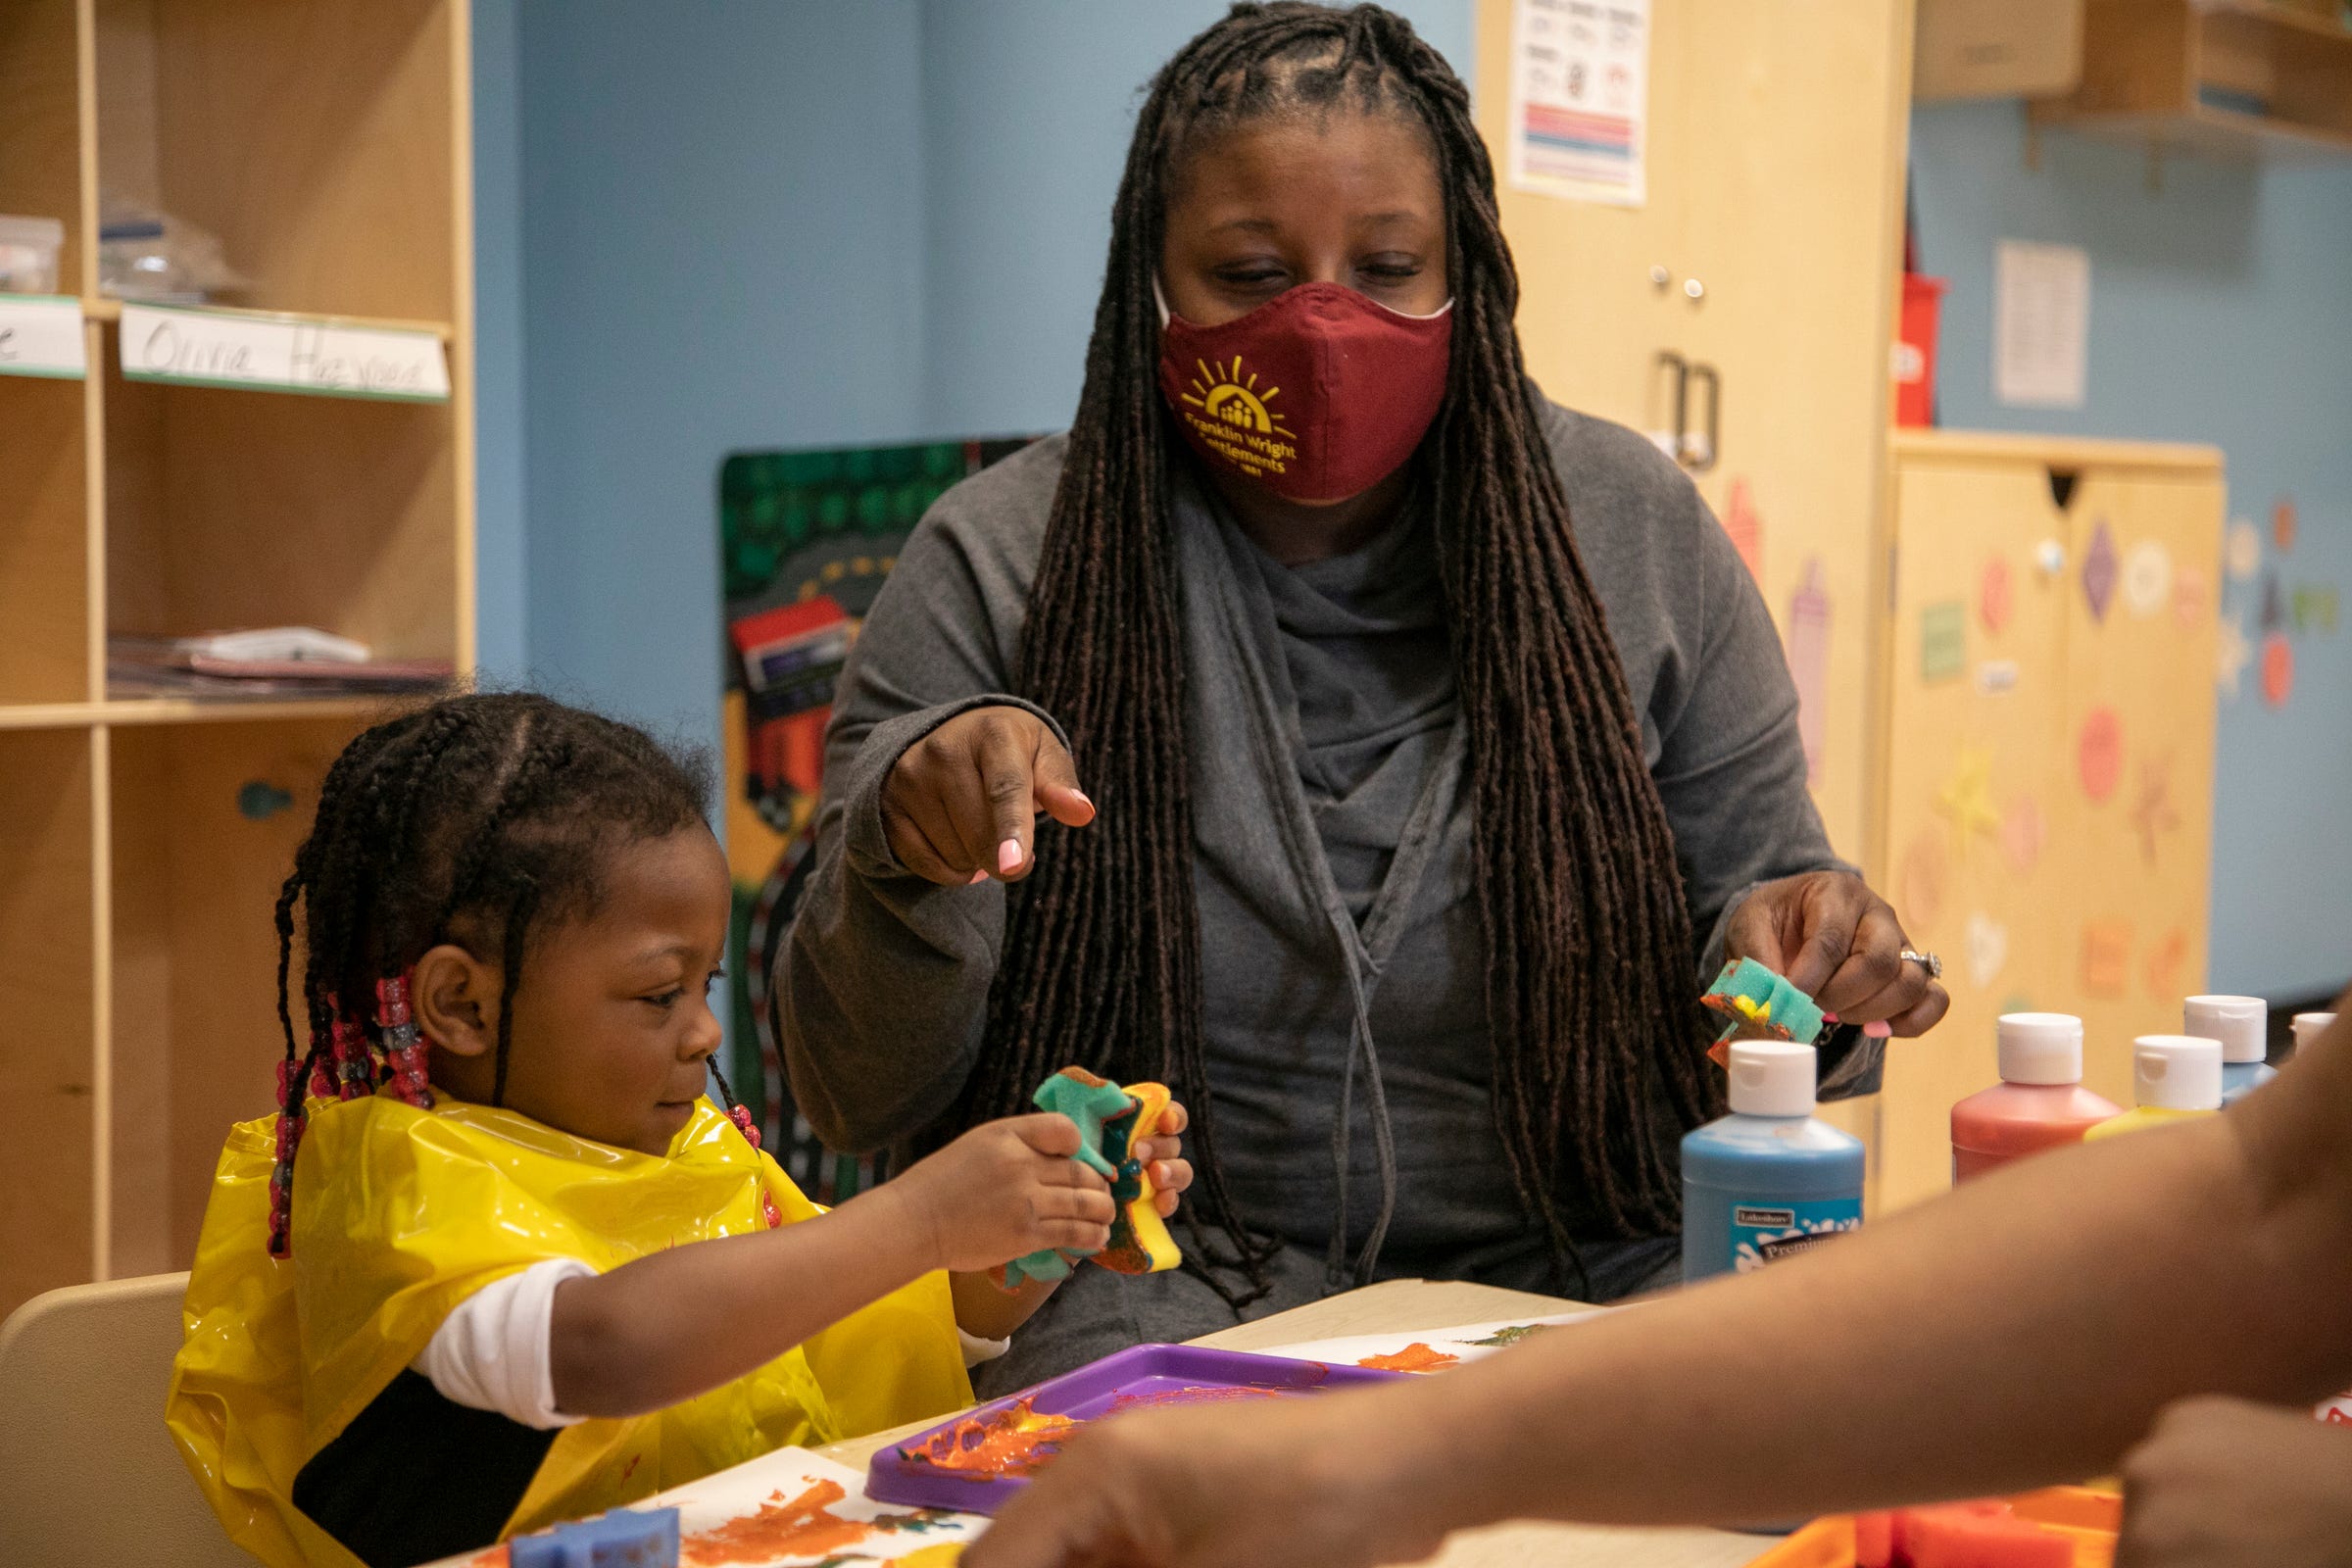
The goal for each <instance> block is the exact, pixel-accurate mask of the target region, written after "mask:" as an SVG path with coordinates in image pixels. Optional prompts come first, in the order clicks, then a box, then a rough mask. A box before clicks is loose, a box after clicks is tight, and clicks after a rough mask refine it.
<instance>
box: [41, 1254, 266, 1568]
mask: <svg viewBox="0 0 2352 1568" xmlns="http://www.w3.org/2000/svg"><path fill="white" fill-rule="evenodd" d="M187 1289H188V1277H187V1276H186V1275H185V1274H151V1275H148V1276H147V1277H145V1278H143V1279H134V1280H116V1281H113V1282H112V1283H109V1284H105V1285H75V1286H72V1287H70V1288H68V1289H66V1290H62V1291H51V1292H49V1293H48V1294H47V1295H45V1296H36V1297H34V1298H33V1299H31V1300H29V1301H26V1302H25V1304H24V1305H23V1306H21V1307H19V1308H17V1310H16V1311H15V1312H13V1313H11V1314H10V1315H9V1319H8V1321H7V1322H6V1323H5V1324H0V1563H6V1564H8V1565H9V1568H53V1565H54V1568H87V1565H89V1564H91V1563H112V1562H122V1563H138V1564H141V1565H142V1568H253V1560H252V1559H251V1558H249V1557H247V1556H246V1555H245V1554H244V1553H243V1552H242V1551H240V1550H238V1549H237V1548H236V1547H235V1546H232V1545H230V1544H229V1542H228V1537H227V1536H226V1535H225V1534H223V1533H222V1531H221V1525H220V1522H219V1521H218V1520H216V1519H215V1518H214V1517H213V1511H212V1509H211V1508H209V1507H207V1506H206V1505H205V1501H204V1495H203V1494H201V1493H199V1492H198V1491H197V1490H196V1483H195V1481H194V1479H193V1478H191V1477H190V1476H189V1474H188V1471H187V1467H186V1466H185V1465H184V1464H182V1463H181V1462H180V1457H179V1450H178V1449H177V1448H175V1447H173V1446H172V1439H171V1437H170V1435H169V1434H168V1433H166V1432H165V1430H164V1393H165V1390H166V1389H167V1387H168V1386H169V1385H170V1383H171V1378H172V1355H173V1354H174V1353H176V1352H177V1351H178V1349H179V1341H180V1326H179V1302H180V1298H181V1297H183V1296H184V1295H186V1294H187Z"/></svg>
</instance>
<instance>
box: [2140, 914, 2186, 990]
mask: <svg viewBox="0 0 2352 1568" xmlns="http://www.w3.org/2000/svg"><path fill="white" fill-rule="evenodd" d="M2187 962H2188V933H2187V932H2186V931H2183V930H2181V929H2180V927H2179V926H2174V927H2173V928H2172V929H2171V930H2170V931H2167V932H2166V933H2165V934H2164V935H2163V936H2161V937H2158V938H2157V939H2156V942H2155V945H2154V946H2153V947H2151V948H2149V949H2148V961H2147V963H2146V965H2145V974H2146V979H2147V982H2148V994H2149V995H2150V996H2153V997H2160V998H2162V999H2164V1000H2165V1001H2168V1002H2169V1001H2171V1000H2173V999H2174V998H2176V997H2178V996H2180V990H2181V987H2180V970H2181V967H2182V966H2183V965H2184V964H2186V963H2187Z"/></svg>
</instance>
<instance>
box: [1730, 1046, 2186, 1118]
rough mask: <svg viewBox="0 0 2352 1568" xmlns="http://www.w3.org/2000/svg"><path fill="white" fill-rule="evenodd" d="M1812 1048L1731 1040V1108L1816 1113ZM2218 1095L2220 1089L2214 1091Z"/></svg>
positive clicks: (1744, 1113)
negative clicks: (1814, 1111) (1814, 1106)
mask: <svg viewBox="0 0 2352 1568" xmlns="http://www.w3.org/2000/svg"><path fill="white" fill-rule="evenodd" d="M1813 1072H1814V1067H1813V1048H1812V1047H1811V1046H1800V1045H1797V1044H1795V1043H1794V1042H1792V1041H1788V1040H1735V1041H1733V1042H1732V1109H1733V1110H1734V1111H1736V1112H1737V1113H1739V1114H1740V1115H1742V1116H1810V1115H1812V1114H1813V1081H1814V1080H1813ZM2214 1093H2215V1095H2216V1096H2219V1095H2220V1093H2221V1091H2220V1090H2219V1089H2218V1088H2217V1089H2216V1090H2215V1091H2214Z"/></svg>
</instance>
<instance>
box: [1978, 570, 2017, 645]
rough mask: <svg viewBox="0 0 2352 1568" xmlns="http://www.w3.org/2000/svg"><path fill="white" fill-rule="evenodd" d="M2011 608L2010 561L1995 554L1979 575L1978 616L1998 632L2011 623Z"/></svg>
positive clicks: (1986, 626) (1988, 629)
mask: <svg viewBox="0 0 2352 1568" xmlns="http://www.w3.org/2000/svg"><path fill="white" fill-rule="evenodd" d="M2010 609H2011V605H2010V596H2009V563H2008V562H2006V561H2003V560H2002V559H2001V558H2000V557H1998V556H1995V557H1993V558H1992V559H1991V560H1990V561H1987V562H1986V563H1985V569H1984V571H1983V572H1981V573H1979V574H1978V577H1977V618H1978V619H1979V620H1981V621H1983V622H1984V623H1985V630H1986V631H1988V632H1993V633H1996V634H1997V633H1999V632H2000V631H2001V630H2002V629H2003V628H2005V627H2006V626H2007V625H2008V624H2009V611H2010Z"/></svg>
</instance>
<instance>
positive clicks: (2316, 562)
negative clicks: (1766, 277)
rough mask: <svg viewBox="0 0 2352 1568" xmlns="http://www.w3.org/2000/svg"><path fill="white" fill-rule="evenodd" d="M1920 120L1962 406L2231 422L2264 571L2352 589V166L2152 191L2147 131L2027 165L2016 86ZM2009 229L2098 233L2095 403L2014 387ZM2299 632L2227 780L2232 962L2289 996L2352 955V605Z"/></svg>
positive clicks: (2060, 425) (2187, 166)
mask: <svg viewBox="0 0 2352 1568" xmlns="http://www.w3.org/2000/svg"><path fill="white" fill-rule="evenodd" d="M1911 133H1912V188H1913V192H1914V199H1915V202H1916V204H1917V213H1918V221H1919V239H1920V247H1921V266H1922V268H1923V269H1924V270H1927V271H1929V272H1932V273H1936V274H1939V275H1941V276H1944V277H1948V278H1949V279H1951V285H1952V286H1951V291H1950V292H1949V293H1948V294H1947V295H1946V296H1945V303H1944V316H1943V323H1942V343H1941V346H1940V364H1939V367H1938V375H1937V379H1938V382H1939V383H1940V386H1939V390H1940V412H1941V416H1942V421H1943V422H1944V423H1945V424H1948V425H1955V426H1961V427H1967V428H1977V429H1996V430H2033V431H2047V432H2060V433H2066V434H2081V435H2098V436H2118V437H2129V438H2134V439H2144V440H2164V441H2202V442H2212V443H2216V444H2218V445H2219V446H2221V448H2222V449H2223V451H2224V452H2225V453H2226V454H2227V456H2228V460H2229V510H2230V515H2232V516H2240V515H2242V516H2246V517H2250V518H2252V519H2254V520H2256V521H2257V523H2258V524H2259V525H2260V528H2261V532H2262V534H2263V540H2264V560H2263V569H2264V572H2265V573H2266V574H2268V573H2273V572H2275V573H2277V574H2278V576H2279V578H2280V579H2281V584H2282V587H2283V588H2284V589H2286V590H2287V591H2288V592H2289V593H2291V591H2292V589H2293V587H2294V586H2295V585H2296V584H2298V583H2313V584H2326V585H2328V586H2332V587H2334V588H2336V589H2337V590H2338V592H2339V594H2342V595H2345V596H2346V597H2347V598H2352V440H2348V439H2347V438H2346V430H2347V424H2348V423H2352V168H2346V167H2344V166H2341V165H2334V166H2326V167H2320V168H2314V169H2305V170H2294V171H2284V170H2278V171H2264V170H2260V169H2256V168H2252V167H2231V166H2226V165H2218V164H2208V163H2193V162H2187V161H2181V160H2175V161H2172V162H2169V163H2167V164H2166V165H2165V167H2164V170H2163V176H2162V182H2161V188H2160V189H2157V190H2155V191H2151V190H2150V189H2149V188H2148V181H2147V163H2146V160H2145V158H2144V157H2143V156H2142V155H2141V154H2139V153H2138V152H2136V151H2133V150H2131V149H2126V148H2119V147H2107V146H2102V145H2099V144H2096V143H2092V142H2087V141H2083V140H2081V139H2079V138H2074V137H2068V136H2065V135H2060V134H2051V135H2045V136H2044V137H2043V138H2042V147H2041V167H2040V169H2039V170H2038V171H2037V172H2029V171H2028V170H2027V169H2026V168H2025V162H2024V150H2025V149H2024V128H2023V116H2022V114H2021V112H2020V110H2019V108H2018V106H2017V105H2015V104H1959V105H1937V106H1932V107H1924V108H1922V109H1920V110H1918V111H1917V112H1915V113H1914V115H1913V116H1912V123H1911ZM2004 238H2007V239H2027V240H2041V241H2048V242H2053V243H2061V244H2068V245H2080V246H2082V247H2083V248H2084V249H2086V250H2087V251H2088V252H2089V253H2090V271H2091V306H2090V360H2089V385H2088V394H2087V398H2086V401H2085V406H2084V407H2083V408H2082V409H2081V410H2076V411H2066V412H2053V411H2047V410H2026V409H2009V408H2003V407H2001V406H2000V405H1999V404H1997V403H1996V402H1994V400H1993V396H1992V309H1993V305H1992V276H1993V245H1994V242H1995V241H1996V240H1999V239H2004ZM2280 495H2286V496H2291V497H2292V498H2293V499H2294V501H2295V503H2296V506H2297V509H2298V512H2299V515H2300V519H2301V527H2300V536H2299V538H2298V539H2297V541H2296V543H2295V546H2294V548H2293V550H2292V551H2291V552H2285V553H2281V552H2279V551H2278V549H2277V548H2276V547H2275V546H2274V545H2273V544H2272V542H2271V538H2270V513H2271V506H2272V502H2273V500H2274V498H2276V497H2278V496H2280ZM2261 583H2262V579H2261V578H2260V577H2258V578H2257V579H2256V580H2255V581H2254V582H2253V583H2251V584H2248V583H2242V582H2232V583H2229V584H2228V585H2227V586H2226V587H2225V590H2224V594H2223V603H2222V608H2223V613H2224V614H2225V616H2227V617H2229V618H2231V619H2233V620H2235V621H2236V622H2237V623H2238V624H2239V625H2240V627H2241V628H2242V629H2243V630H2244V631H2245V633H2246V636H2247V638H2248V640H2249V641H2251V642H2256V643H2259V641H2260V637H2261V627H2260V625H2259V615H2260V597H2261V592H2260V591H2261ZM2346 608H2347V609H2352V604H2348V605H2347V607H2346ZM2289 641H2290V644H2291V646H2292V649H2293V653H2294V658H2295V665H2296V678H2295V686H2294V693H2293V696H2292V697H2291V699H2290V700H2289V701H2288V702H2287V703H2286V705H2285V706H2284V707H2282V708H2277V709H2274V708H2272V707H2270V706H2268V705H2267V704H2266V703H2265V702H2264V701H2263V699H2262V696H2261V681H2260V675H2259V671H2258V670H2254V669H2249V670H2248V672H2247V674H2246V677H2245V681H2244V683H2243V685H2242V687H2241V688H2240V689H2239V690H2238V691H2237V692H2236V694H2235V695H2234V696H2232V695H2229V693H2227V692H2225V693H2224V694H2223V696H2222V699H2221V703H2222V706H2221V729H2220V743H2219V760H2218V764H2217V769H2216V780H2215V811H2214V816H2215V822H2214V862H2215V863H2214V887H2213V970H2212V981H2213V984H2214V985H2215V986H2217V987H2218V988H2221V989H2224V990H2229V991H2242V992H2248V993H2252V994H2255V995H2261V996H2268V997H2272V998H2285V997H2295V996H2303V995H2310V994H2314V993H2318V992H2323V991H2326V992H2330V993H2331V992H2332V990H2333V989H2334V988H2335V987H2337V986H2339V985H2341V984H2342V983H2343V982H2344V980H2345V979H2346V977H2347V975H2348V974H2352V948H2348V946H2347V939H2346V934H2345V927H2344V921H2343V910H2344V908H2345V907H2346V897H2345V889H2346V888H2348V887H2352V784H2348V783H2347V780H2352V626H2345V625H2341V624H2339V627H2338V629H2337V630H2336V631H2335V633H2334V634H2333V635H2327V634H2325V633H2322V632H2319V631H2317V630H2313V631H2308V632H2305V633H2301V634H2296V633H2293V632H2290V633H2289Z"/></svg>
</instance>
